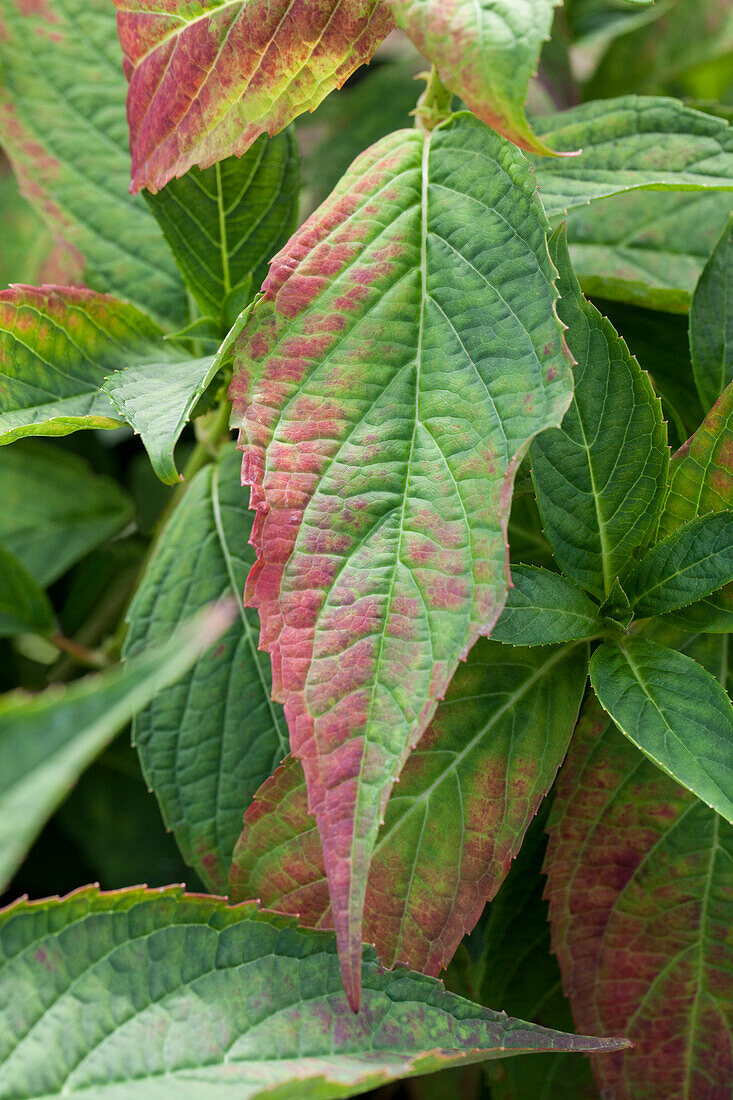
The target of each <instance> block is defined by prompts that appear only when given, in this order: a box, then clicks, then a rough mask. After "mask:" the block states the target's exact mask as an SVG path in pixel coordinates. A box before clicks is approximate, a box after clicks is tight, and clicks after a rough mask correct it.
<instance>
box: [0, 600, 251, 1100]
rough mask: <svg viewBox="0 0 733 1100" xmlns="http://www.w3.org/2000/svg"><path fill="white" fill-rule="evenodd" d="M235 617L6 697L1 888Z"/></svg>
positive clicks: (0, 758)
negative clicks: (104, 757) (92, 770)
mask: <svg viewBox="0 0 733 1100" xmlns="http://www.w3.org/2000/svg"><path fill="white" fill-rule="evenodd" d="M230 620H231V614H230V611H229V610H225V609H222V608H220V609H216V610H211V611H210V612H208V613H207V614H206V615H205V616H203V617H201V616H200V617H199V618H198V619H197V620H196V621H195V622H194V623H192V624H191V625H189V626H188V627H187V628H185V629H184V630H183V631H180V632H179V633H178V634H177V635H176V637H175V638H174V639H173V640H172V641H170V642H169V643H168V644H167V645H166V646H165V647H162V648H159V649H155V650H150V651H149V652H147V653H145V654H141V656H140V657H139V658H138V659H137V661H134V662H130V663H129V664H127V665H125V667H124V668H116V669H112V670H111V671H109V672H102V673H100V674H98V675H95V676H90V677H88V678H87V679H85V680H81V681H77V682H75V683H74V684H72V685H70V686H68V687H67V686H64V687H59V688H56V687H54V688H49V689H48V690H47V691H45V692H43V693H41V694H39V695H34V696H26V695H23V694H21V693H18V694H17V695H6V696H3V697H2V698H1V699H0V890H4V889H5V887H6V886H7V884H8V883H9V881H10V879H11V878H12V876H13V874H14V873H15V871H16V870H17V868H18V867H19V866H20V864H21V862H22V861H23V857H24V856H25V854H26V852H27V851H28V848H29V847H30V845H31V843H32V841H33V840H34V838H35V837H36V835H37V834H38V833H39V832H40V830H41V828H42V826H43V825H44V824H45V822H46V821H47V820H48V818H49V817H50V816H51V814H52V813H53V811H54V810H55V809H56V807H57V806H58V804H59V803H60V802H61V801H62V800H63V798H64V796H65V795H66V794H68V792H69V790H70V789H71V787H73V785H74V783H75V782H76V780H77V779H78V778H79V776H80V775H81V774H82V772H83V771H84V769H85V768H86V767H87V766H88V765H89V764H90V763H91V762H92V760H93V759H94V758H95V756H97V755H98V754H99V753H100V752H101V751H102V749H103V748H104V747H105V746H106V745H108V744H109V743H110V741H111V740H112V738H113V737H114V736H115V734H116V733H117V732H118V731H119V730H120V729H122V727H123V726H125V725H126V724H127V722H129V721H130V719H131V718H132V716H133V714H134V713H135V711H137V710H139V708H140V707H141V706H144V705H145V704H146V703H147V702H148V700H149V699H150V698H151V697H152V696H153V695H155V693H156V692H158V691H160V690H161V689H162V688H164V687H166V686H167V685H168V684H170V683H171V682H172V681H174V680H176V679H177V678H178V677H179V676H181V675H182V674H183V673H184V672H185V671H186V669H187V668H188V667H189V665H190V664H191V662H192V661H194V660H195V659H196V658H197V657H198V656H199V654H201V653H202V652H203V651H204V650H205V649H206V648H207V647H208V646H209V645H211V643H212V642H213V641H215V640H216V638H217V637H218V636H219V634H221V632H222V630H223V629H224V628H225V626H227V625H228V623H229V621H230ZM4 1080H5V1079H4Z"/></svg>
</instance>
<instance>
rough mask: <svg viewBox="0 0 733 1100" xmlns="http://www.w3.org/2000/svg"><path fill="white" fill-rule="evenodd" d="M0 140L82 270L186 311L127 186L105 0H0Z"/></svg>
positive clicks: (114, 46) (119, 87) (114, 51)
mask: <svg viewBox="0 0 733 1100" xmlns="http://www.w3.org/2000/svg"><path fill="white" fill-rule="evenodd" d="M0 20H1V21H2V27H3V33H2V34H1V35H0V64H2V74H3V76H2V89H1V90H0V138H1V139H2V144H3V148H4V149H5V151H6V153H7V154H8V156H9V157H10V160H11V162H12V165H13V168H14V170H15V172H16V175H17V176H18V179H19V181H20V185H21V189H22V191H23V194H24V195H25V197H26V198H27V199H28V201H29V202H30V203H31V204H32V205H33V206H34V207H35V209H36V210H37V211H38V212H39V214H40V215H41V216H42V217H43V219H44V221H45V222H46V224H47V225H48V226H49V228H50V229H51V231H52V232H53V233H54V235H56V236H59V235H60V236H61V237H63V238H64V239H65V240H66V241H68V243H69V244H70V245H71V246H72V247H73V248H74V250H75V251H76V252H77V254H79V253H80V254H81V261H82V266H83V268H84V277H85V280H86V281H87V282H88V283H89V284H90V286H93V287H94V288H95V289H96V290H101V291H109V292H111V293H112V294H115V295H118V296H120V297H122V298H127V299H129V300H130V301H131V302H134V303H135V304H136V305H137V306H139V307H141V308H142V309H144V310H146V311H147V312H149V313H151V314H153V316H155V317H156V318H157V319H158V320H160V321H163V322H164V323H166V324H171V323H172V324H174V325H179V324H181V323H182V322H183V321H184V320H185V316H186V299H185V293H184V289H183V285H182V283H181V279H180V276H179V275H178V272H177V271H176V268H175V264H174V263H173V259H172V257H171V255H170V253H169V251H168V249H167V248H166V245H165V242H164V241H163V238H162V235H161V233H160V231H159V229H158V227H157V225H156V224H155V220H154V218H153V217H152V216H151V214H150V213H149V211H148V210H147V209H146V207H145V203H144V202H143V201H142V199H136V198H133V197H132V196H131V195H130V194H129V190H128V188H129V165H130V156H129V148H128V132H127V120H126V118H125V106H124V100H125V79H124V77H123V75H122V73H121V72H120V62H121V57H120V51H119V45H118V43H117V35H116V28H115V17H114V10H113V8H112V5H111V4H110V2H109V0H53V4H52V5H50V4H48V3H47V2H45V0H41V2H33V3H24V2H23V3H19V2H17V0H2V2H1V3H0Z"/></svg>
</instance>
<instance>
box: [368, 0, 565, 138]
mask: <svg viewBox="0 0 733 1100" xmlns="http://www.w3.org/2000/svg"><path fill="white" fill-rule="evenodd" d="M558 3H561V0H533V2H532V3H529V4H526V3H520V4H517V3H516V0H387V5H388V7H390V8H391V9H392V12H393V13H394V17H395V20H396V21H397V24H398V26H400V27H402V28H403V30H405V31H406V32H407V34H408V35H409V37H410V38H411V39H412V41H413V42H414V43H415V45H416V47H417V49H418V50H419V51H420V53H421V54H422V55H423V57H427V58H428V59H429V60H430V61H432V62H433V64H434V65H435V66H436V67H437V70H438V73H439V74H440V78H441V80H442V81H443V83H444V84H446V85H447V86H448V88H450V90H451V91H452V92H455V93H456V95H459V96H460V97H461V99H462V100H463V101H464V103H465V104H466V105H467V106H468V107H470V108H471V110H472V111H473V112H474V114H476V115H477V116H478V117H479V118H480V119H481V120H482V121H483V122H486V123H487V124H488V125H489V126H492V127H493V128H494V129H495V130H498V131H499V133H500V134H503V135H504V136H505V137H508V138H509V139H510V140H511V141H514V142H516V144H517V145H519V146H520V148H522V149H530V150H533V151H534V152H538V153H547V152H549V150H548V149H547V148H546V146H545V145H543V143H542V142H541V141H539V140H538V139H537V137H536V136H535V135H534V134H533V132H532V128H531V126H530V125H529V122H528V121H527V116H526V115H525V113H524V104H525V101H526V99H527V92H528V90H529V82H530V80H531V78H532V77H533V76H534V75H535V73H536V72H537V65H538V62H539V56H540V51H541V49H542V45H543V43H544V42H546V41H547V40H548V39H549V37H550V28H551V26H552V19H553V12H554V9H555V7H556V6H557V5H558Z"/></svg>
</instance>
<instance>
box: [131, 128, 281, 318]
mask: <svg viewBox="0 0 733 1100" xmlns="http://www.w3.org/2000/svg"><path fill="white" fill-rule="evenodd" d="M299 183H300V178H299V170H298V148H297V145H296V143H295V135H294V133H293V131H292V130H288V131H286V132H285V133H284V134H281V135H279V136H278V137H275V138H273V139H272V140H271V141H268V140H267V138H266V137H264V136H263V137H260V138H258V139H257V141H256V142H255V143H254V145H253V146H252V147H251V148H250V149H248V150H247V152H246V153H245V154H244V156H243V157H241V159H240V158H238V157H229V158H228V159H227V160H224V161H221V162H220V163H219V164H215V165H214V166H213V167H212V168H207V169H205V170H204V171H201V170H200V169H198V168H191V169H190V171H188V172H187V173H186V174H185V176H182V177H181V179H178V180H171V181H170V183H168V184H167V185H166V186H165V187H164V188H163V190H162V191H159V192H158V193H157V194H156V195H151V194H148V193H146V198H147V200H148V204H149V206H150V208H151V210H152V211H153V214H154V215H155V217H156V218H157V220H158V223H159V225H160V227H161V229H162V230H163V233H164V235H165V238H166V240H167V241H168V244H169V245H170V247H171V250H172V252H173V255H174V256H175V258H176V262H177V264H178V266H179V268H180V270H181V272H182V273H183V277H184V279H185V280H186V285H187V286H188V287H189V288H190V290H191V293H192V294H193V296H194V298H195V299H196V303H197V305H198V307H199V309H200V310H201V312H202V313H203V314H204V316H209V317H213V318H216V319H217V321H218V323H219V336H220V338H221V337H223V336H225V335H226V333H227V332H228V331H229V329H230V328H231V326H232V325H233V324H234V322H235V320H236V318H237V316H238V315H239V313H241V311H242V309H243V307H244V306H245V305H246V304H247V302H248V301H249V300H250V298H251V297H252V296H253V294H254V292H255V291H257V290H259V288H260V286H261V284H262V281H263V279H264V277H265V275H266V274H267V264H268V262H269V260H270V259H271V258H272V257H273V256H274V255H275V253H276V252H278V251H279V249H280V248H282V246H283V245H284V244H285V242H286V241H287V239H288V237H289V236H290V234H291V233H292V231H293V230H294V229H295V221H296V217H297V213H298V188H299Z"/></svg>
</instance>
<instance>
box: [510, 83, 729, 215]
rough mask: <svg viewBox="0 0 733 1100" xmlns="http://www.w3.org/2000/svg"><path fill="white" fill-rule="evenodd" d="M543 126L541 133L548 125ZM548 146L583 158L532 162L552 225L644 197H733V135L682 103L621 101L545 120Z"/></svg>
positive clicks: (632, 98) (543, 134) (639, 98)
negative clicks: (599, 206)
mask: <svg viewBox="0 0 733 1100" xmlns="http://www.w3.org/2000/svg"><path fill="white" fill-rule="evenodd" d="M540 123H541V125H540ZM537 128H538V130H540V135H539V136H540V138H541V140H542V141H543V142H544V143H545V144H546V145H548V146H549V147H551V148H552V149H555V150H557V151H558V152H573V151H577V150H578V149H582V150H583V152H582V153H581V155H580V156H576V157H555V158H548V157H542V158H541V159H540V158H538V157H532V156H530V160H531V161H532V164H533V166H534V169H535V174H536V176H537V182H538V184H539V187H540V194H541V196H542V204H543V206H544V208H545V210H546V211H547V215H548V217H552V216H553V215H555V214H563V213H565V212H567V211H568V210H572V209H574V208H575V207H578V206H584V205H585V204H586V203H588V202H591V201H593V200H595V199H603V198H606V197H607V196H609V195H618V194H621V193H623V192H625V191H634V190H638V189H640V188H641V189H645V190H652V191H699V190H713V191H731V190H733V130H732V129H731V127H730V126H729V125H728V123H727V122H725V121H724V120H723V119H720V118H713V117H712V116H710V115H706V114H702V113H701V112H700V111H694V110H692V108H690V107H685V106H683V105H682V104H681V103H680V102H679V101H678V100H676V99H666V98H663V97H661V96H660V97H656V96H634V95H629V96H621V97H619V98H618V99H604V100H599V101H598V102H594V103H584V104H582V105H581V106H580V107H573V108H572V109H571V110H569V111H561V112H560V113H559V114H556V115H551V116H549V117H547V118H543V119H538V121H537Z"/></svg>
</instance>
